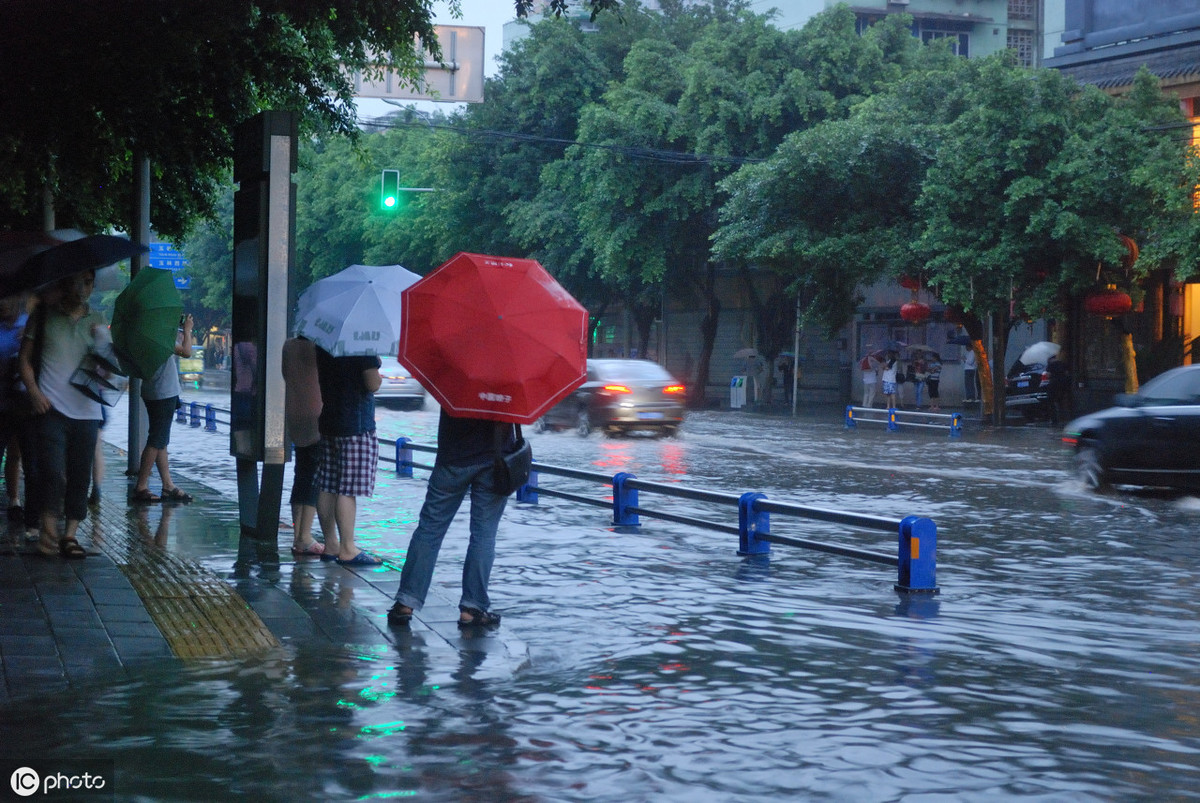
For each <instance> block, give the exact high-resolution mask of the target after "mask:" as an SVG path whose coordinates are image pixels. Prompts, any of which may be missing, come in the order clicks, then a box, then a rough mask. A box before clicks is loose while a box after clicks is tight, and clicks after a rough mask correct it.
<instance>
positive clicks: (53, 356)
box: [26, 309, 110, 421]
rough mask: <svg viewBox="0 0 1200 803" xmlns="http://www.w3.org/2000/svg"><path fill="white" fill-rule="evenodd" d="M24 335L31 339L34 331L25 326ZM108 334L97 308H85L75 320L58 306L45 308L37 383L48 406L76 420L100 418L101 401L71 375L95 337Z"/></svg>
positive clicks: (96, 338) (95, 339)
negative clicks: (60, 310) (40, 363)
mask: <svg viewBox="0 0 1200 803" xmlns="http://www.w3.org/2000/svg"><path fill="white" fill-rule="evenodd" d="M26 337H29V338H30V339H32V338H33V337H35V333H34V332H33V331H31V330H30V329H28V328H27V329H26ZM109 338H110V335H109V333H108V324H107V323H106V322H105V320H104V315H103V314H101V313H99V312H92V311H91V310H87V311H85V312H84V314H83V316H82V317H81V318H79V320H77V321H75V320H71V316H69V315H63V314H62V313H61V312H59V311H58V310H55V309H48V310H47V311H46V324H45V342H44V343H43V344H42V365H41V371H40V372H39V373H38V387H39V388H40V389H41V391H42V394H43V395H45V397H46V398H47V399H48V400H49V401H50V406H52V407H53V408H54V409H55V410H57V411H58V412H60V413H62V414H63V415H65V416H66V417H67V418H74V419H76V420H78V421H101V420H103V418H104V414H103V413H102V412H101V410H100V402H98V401H96V400H94V399H91V398H89V397H88V396H86V395H84V394H83V392H82V391H80V390H79V389H78V388H76V387H75V386H74V385H72V384H71V375H72V374H74V373H75V369H76V368H78V367H79V363H81V362H82V361H83V358H84V357H85V356H87V353H88V351H90V350H91V348H92V346H93V344H94V343H95V342H96V341H107V340H109Z"/></svg>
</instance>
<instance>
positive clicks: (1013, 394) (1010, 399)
mask: <svg viewBox="0 0 1200 803" xmlns="http://www.w3.org/2000/svg"><path fill="white" fill-rule="evenodd" d="M1014 413H1015V414H1017V415H1020V416H1022V417H1024V418H1025V420H1027V421H1038V420H1044V419H1047V418H1050V417H1051V416H1050V372H1049V371H1047V370H1046V366H1045V365H1044V364H1042V363H1040V362H1038V363H1034V364H1033V365H1025V364H1024V363H1022V362H1021V361H1020V360H1018V361H1017V362H1015V363H1013V367H1012V369H1011V370H1009V372H1008V378H1007V379H1006V380H1005V384H1004V414H1005V415H1006V416H1011V415H1013V414H1014Z"/></svg>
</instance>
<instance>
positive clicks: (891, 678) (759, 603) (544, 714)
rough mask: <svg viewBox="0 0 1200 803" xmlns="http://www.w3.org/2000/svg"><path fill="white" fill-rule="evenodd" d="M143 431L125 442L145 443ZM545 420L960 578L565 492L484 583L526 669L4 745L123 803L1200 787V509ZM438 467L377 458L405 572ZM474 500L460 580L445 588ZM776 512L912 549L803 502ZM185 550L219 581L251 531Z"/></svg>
mask: <svg viewBox="0 0 1200 803" xmlns="http://www.w3.org/2000/svg"><path fill="white" fill-rule="evenodd" d="M216 400H217V402H218V403H219V402H220V401H221V399H220V397H219V396H217V397H216ZM431 408H432V405H431ZM119 415H120V411H118V416H119ZM379 425H380V434H381V435H382V436H384V437H389V438H392V437H397V436H400V435H406V436H410V437H413V438H414V439H415V440H417V441H418V442H422V443H432V439H433V433H434V432H435V430H436V412H435V411H434V410H433V409H430V410H427V411H422V412H417V413H403V412H392V411H384V410H381V411H380V413H379ZM222 430H224V427H222ZM121 432H122V426H121V422H120V421H117V422H116V423H115V426H114V427H112V428H110V431H109V432H108V434H107V437H108V439H109V440H110V441H113V442H115V443H118V444H120V445H123V442H122V439H123V436H122V435H121ZM175 433H176V434H175V435H174V439H173V442H172V464H173V466H174V467H175V471H176V472H178V473H180V474H184V475H185V476H188V477H189V478H191V479H193V480H195V481H199V482H204V483H206V484H208V485H210V486H214V487H217V488H218V490H222V491H224V492H225V493H227V494H230V495H231V497H232V494H233V493H234V488H235V484H234V473H233V465H232V461H231V460H229V459H228V458H224V455H225V454H226V453H227V448H226V447H227V436H225V435H224V434H221V435H210V434H207V433H202V432H201V431H198V430H189V429H187V428H181V427H178V426H177V427H176V430H175ZM529 437H530V438H531V440H532V443H533V447H534V454H535V458H536V459H537V460H539V461H540V462H544V463H550V464H553V465H559V466H564V467H569V468H575V469H585V470H591V471H597V472H601V473H604V474H606V475H611V474H614V473H616V472H618V471H629V472H632V473H634V474H636V475H638V476H639V478H641V479H645V480H654V481H661V482H666V483H678V484H680V485H684V486H687V487H691V488H705V489H711V490H716V491H721V492H724V493H731V494H741V493H743V492H746V491H756V492H762V493H765V494H766V495H767V496H768V497H769V498H771V499H772V500H778V501H790V502H796V503H799V504H805V505H812V506H817V507H828V508H835V509H844V510H853V511H857V512H863V513H870V514H873V515H880V516H886V517H894V518H897V519H898V518H900V517H902V516H905V515H910V514H917V515H922V516H927V517H929V518H932V519H933V520H934V521H936V522H937V525H938V538H939V554H938V558H939V560H938V583H939V586H940V588H941V593H940V594H938V595H936V596H934V595H912V596H909V595H905V594H901V593H898V592H896V591H895V590H894V589H893V583H894V582H895V581H896V570H895V569H894V568H890V567H886V566H880V565H879V564H875V563H869V562H865V561H859V560H854V559H850V558H844V557H837V556H832V555H826V554H821V553H815V552H808V551H804V550H801V549H797V548H792V547H786V546H779V545H776V546H774V547H773V549H772V555H771V557H770V559H769V560H763V559H748V558H742V557H739V556H738V555H737V554H736V547H737V539H736V536H732V535H728V534H725V533H720V532H714V531H709V530H704V529H699V528H695V527H690V526H686V525H681V524H675V523H669V522H664V521H655V520H653V519H650V518H647V517H643V519H642V527H641V528H640V531H632V532H630V531H625V532H616V531H614V530H613V528H612V527H610V526H608V524H609V522H610V520H611V514H609V513H607V512H606V511H605V510H604V509H603V508H599V507H590V506H586V505H581V504H578V503H573V502H569V501H566V500H561V499H551V498H548V497H543V498H542V500H541V503H540V504H539V505H537V506H528V505H516V504H510V506H509V509H508V511H507V512H506V513H505V520H504V524H503V525H502V530H501V534H500V544H499V554H498V557H497V561H496V566H495V569H494V572H493V582H492V597H493V602H494V604H495V606H496V607H497V609H499V610H502V611H503V612H504V613H505V619H504V624H503V627H502V630H501V638H503V639H504V640H506V641H510V642H511V643H513V644H519V645H523V650H522V651H521V653H520V656H519V660H513V659H512V657H511V656H507V657H505V656H502V655H499V654H498V653H493V652H471V651H459V650H457V649H454V648H453V647H450V646H448V645H447V644H446V642H444V641H442V640H440V639H438V638H432V637H430V636H429V634H426V633H422V632H421V631H419V630H417V631H414V632H413V633H411V634H408V635H404V634H401V635H400V636H398V637H397V638H396V640H395V642H394V643H385V644H382V645H381V644H369V645H362V644H346V645H340V646H336V647H328V646H325V647H322V646H314V645H313V644H308V643H303V642H288V643H286V644H285V646H284V647H283V648H282V649H280V650H277V651H275V652H274V653H271V654H268V655H264V656H259V657H256V658H254V659H251V660H239V661H213V662H207V663H202V664H191V665H183V664H174V663H171V664H167V665H164V666H161V667H157V668H155V669H154V670H152V671H148V672H147V673H146V674H145V675H144V676H140V677H137V678H135V679H132V680H129V681H127V682H122V683H119V684H116V685H111V684H97V685H96V687H94V688H90V689H86V690H83V691H82V692H81V693H79V694H76V695H72V696H70V697H62V696H55V697H48V698H46V699H36V700H29V701H23V702H19V703H15V704H13V705H10V706H9V707H8V709H7V710H5V711H4V712H3V720H2V721H3V722H4V725H3V727H2V728H0V735H2V736H3V738H4V739H5V742H6V743H9V744H11V743H12V742H11V740H12V739H14V738H17V735H18V734H19V738H20V740H21V743H22V744H23V745H25V746H27V747H28V748H30V749H32V750H33V751H35V752H36V753H38V754H40V755H44V756H45V757H47V758H52V757H56V756H63V757H65V756H91V757H103V758H106V759H111V760H112V761H114V762H115V766H116V768H117V773H118V778H119V780H120V783H119V785H118V788H119V789H121V790H122V793H121V796H122V797H127V799H144V800H151V799H153V800H211V799H224V798H227V797H230V796H232V795H237V796H239V797H242V796H245V797H247V798H254V799H260V800H288V799H291V800H297V799H329V800H349V799H372V798H391V797H402V798H403V797H411V798H414V799H417V800H426V801H461V800H479V801H614V802H615V801H621V802H622V803H625V802H626V801H674V800H679V801H684V800H686V801H689V803H701V802H702V801H722V802H724V801H768V800H769V801H795V800H828V801H855V803H858V802H859V801H865V800H870V801H883V800H921V801H931V800H988V801H990V800H996V799H1020V800H1039V801H1088V800H1097V801H1100V800H1103V801H1109V800H1121V801H1125V800H1163V799H1180V800H1182V799H1194V798H1197V797H1200V791H1197V790H1200V721H1198V719H1200V649H1198V647H1200V644H1198V642H1200V627H1198V625H1197V622H1198V620H1200V592H1198V591H1197V587H1198V582H1197V581H1198V579H1200V577H1198V575H1200V569H1198V566H1200V544H1198V542H1197V538H1196V533H1197V531H1198V529H1200V528H1198V527H1197V524H1198V522H1200V500H1197V499H1195V498H1192V497H1188V496H1180V495H1177V494H1167V493H1150V492H1144V491H1143V492H1135V491H1130V490H1126V491H1123V492H1118V493H1113V494H1109V495H1103V496H1098V495H1095V494H1092V493H1089V492H1086V491H1085V490H1083V489H1082V488H1081V487H1080V486H1079V485H1078V484H1077V483H1076V482H1075V481H1074V480H1073V479H1071V478H1070V477H1069V476H1068V474H1067V473H1066V471H1065V467H1066V460H1065V453H1064V452H1063V450H1062V448H1061V446H1060V444H1059V443H1058V442H1057V441H1056V440H1055V438H1054V436H1053V434H1052V433H1051V432H1050V431H1049V430H1048V429H1035V428H1030V429H1019V430H1006V431H1004V432H1002V433H991V432H986V431H984V432H981V431H978V430H968V432H967V434H966V435H965V436H964V437H963V438H961V439H950V438H948V437H946V436H945V435H944V434H937V433H935V432H926V431H919V432H900V433H887V432H886V431H885V430H884V429H883V427H882V425H878V426H876V427H871V426H870V425H865V424H860V425H859V428H858V429H857V430H852V431H847V430H845V429H843V427H842V426H841V422H840V420H838V419H837V418H836V416H832V415H831V416H830V417H827V418H824V419H821V418H817V417H806V418H803V419H801V420H792V419H787V418H770V417H762V416H754V415H749V414H743V413H722V412H703V413H696V414H693V415H691V416H690V418H689V420H688V422H687V423H686V425H685V427H684V432H683V434H682V436H681V437H679V438H677V439H666V440H656V439H652V438H646V437H636V436H635V437H628V438H620V439H606V438H604V437H603V436H601V435H599V434H593V435H592V436H591V437H589V438H587V439H581V438H579V437H577V436H576V435H575V434H573V433H557V434H556V433H545V434H539V435H530V436H529ZM205 438H208V440H207V441H204V440H203V439H205ZM213 439H217V440H213ZM204 443H207V444H208V447H207V450H205V449H202V448H200V446H198V445H199V444H204ZM214 443H215V444H216V447H214V446H213V444H214ZM214 455H215V457H214ZM426 457H428V456H426ZM214 459H215V460H218V461H219V462H220V466H218V467H214V466H213V460H214ZM417 460H418V461H421V460H422V455H421V454H420V453H418V455H417ZM226 463H228V465H226ZM423 476H424V473H423V472H421V471H418V472H417V479H416V480H397V479H395V478H392V477H386V476H383V475H381V482H380V488H379V490H378V492H377V495H376V497H375V498H374V499H373V500H371V501H370V502H364V504H363V506H362V508H360V515H359V520H360V522H361V523H362V526H361V527H360V542H361V543H362V545H363V546H364V547H366V548H368V549H371V550H372V551H375V552H378V553H380V554H383V555H385V556H387V557H389V558H391V559H393V560H395V561H397V562H399V561H401V560H402V558H403V549H404V546H405V545H406V542H407V534H408V532H409V531H410V530H411V527H412V522H413V521H414V520H415V516H416V511H417V510H418V509H419V505H420V500H421V494H422V492H423V483H422V482H421V479H423ZM542 485H543V486H544V487H561V488H568V489H575V490H578V492H581V493H584V492H586V493H590V494H591V495H593V496H597V497H599V496H602V495H603V489H600V488H598V487H595V486H591V487H590V488H589V487H588V486H587V485H586V484H581V483H573V482H572V481H568V480H563V479H560V478H554V477H548V476H545V475H543V477H542ZM660 501H661V505H662V507H663V509H667V508H668V507H669V508H670V509H671V510H674V511H676V512H679V511H688V512H690V514H691V515H695V516H698V517H706V516H712V517H714V518H717V517H719V518H720V519H721V520H722V522H723V523H726V524H729V523H733V524H736V513H735V512H734V511H730V510H724V511H719V512H714V511H713V510H712V509H709V508H706V507H705V506H704V505H701V504H699V503H692V502H679V501H674V502H672V501H670V500H662V499H661V497H659V498H656V495H654V494H650V493H647V492H642V498H641V502H640V504H641V506H642V507H644V508H651V509H653V508H655V507H656V505H658V504H660ZM462 518H463V516H462V515H461V514H460V520H459V522H458V523H456V525H455V527H454V529H452V530H451V534H450V536H449V537H448V538H447V542H446V546H445V548H444V550H443V555H442V559H441V563H440V564H439V570H438V574H437V575H436V576H435V592H436V593H439V594H441V595H442V596H443V597H444V598H446V599H450V600H453V599H456V598H457V595H456V585H457V581H458V576H457V574H458V572H457V569H458V566H459V565H461V558H462V553H463V550H464V543H463V542H464V540H465V539H464V537H463V532H464V530H463V528H462V526H461V523H462V521H461V520H462ZM772 530H773V531H775V532H779V533H785V534H795V535H799V536H801V537H804V538H810V539H814V540H830V541H835V542H837V543H846V544H850V545H854V546H859V547H863V548H867V549H872V550H874V551H883V552H891V551H892V550H894V549H895V548H896V545H895V539H894V537H891V536H888V535H887V534H885V533H878V532H854V531H839V530H837V529H836V528H832V527H830V526H829V525H824V524H820V523H804V522H801V521H798V520H789V519H786V518H785V517H782V516H778V515H775V516H773V517H772ZM190 548H192V549H193V550H195V551H196V552H197V557H198V558H199V559H202V560H204V561H205V562H206V563H209V564H210V565H213V566H214V567H215V568H218V569H221V568H222V567H224V568H225V569H227V568H228V562H227V561H228V559H230V557H231V556H230V554H229V548H228V546H226V545H220V544H217V545H213V546H212V547H211V549H210V550H209V551H208V553H207V554H205V550H204V549H202V548H200V547H197V546H195V545H192V546H191V547H190ZM313 593H321V591H320V590H316V591H314V592H313ZM330 604H338V601H337V597H336V595H334V596H331V598H330ZM32 715H36V719H35V721H33V723H32V724H29V722H28V718H29V717H30V716H32ZM19 720H25V724H23V725H21V726H20V727H19V728H17V727H16V725H15V723H16V722H17V721H19Z"/></svg>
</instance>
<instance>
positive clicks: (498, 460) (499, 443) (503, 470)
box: [492, 423, 533, 496]
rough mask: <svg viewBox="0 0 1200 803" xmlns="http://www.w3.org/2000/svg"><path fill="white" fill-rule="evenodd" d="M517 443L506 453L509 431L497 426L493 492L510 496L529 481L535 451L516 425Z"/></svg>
mask: <svg viewBox="0 0 1200 803" xmlns="http://www.w3.org/2000/svg"><path fill="white" fill-rule="evenodd" d="M515 427H516V433H517V443H516V446H515V447H513V449H512V451H508V452H506V451H504V436H505V435H507V434H508V432H509V429H508V427H507V426H506V425H503V424H500V423H497V424H496V426H495V445H496V456H495V458H494V459H493V460H492V490H493V491H495V492H496V493H498V494H500V495H501V496H508V495H509V494H511V493H513V492H514V491H516V490H517V489H518V488H520V487H521V486H522V485H524V484H525V483H526V482H528V481H529V472H530V470H531V469H532V468H533V449H532V448H530V446H529V441H527V440H525V438H524V437H523V436H522V435H521V425H520V424H516V425H515Z"/></svg>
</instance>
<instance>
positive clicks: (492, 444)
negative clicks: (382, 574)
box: [388, 410, 516, 627]
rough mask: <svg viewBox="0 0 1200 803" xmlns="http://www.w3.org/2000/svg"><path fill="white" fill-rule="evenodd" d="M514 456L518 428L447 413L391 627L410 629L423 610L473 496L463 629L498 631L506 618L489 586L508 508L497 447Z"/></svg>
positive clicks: (462, 600) (464, 578)
mask: <svg viewBox="0 0 1200 803" xmlns="http://www.w3.org/2000/svg"><path fill="white" fill-rule="evenodd" d="M498 440H499V441H501V442H502V443H501V448H502V449H503V450H504V451H508V450H510V449H511V448H512V446H513V444H515V443H516V432H515V430H514V427H513V425H512V424H504V423H501V422H498V421H485V420H483V419H476V418H458V417H456V416H451V415H449V414H448V413H447V412H446V411H445V410H442V413H441V417H440V418H439V419H438V450H437V457H436V458H435V459H434V461H433V472H432V473H431V474H430V475H429V485H428V486H427V488H426V491H425V502H424V504H422V505H421V515H420V518H419V520H418V522H417V528H416V529H415V530H413V534H412V538H411V539H410V541H409V544H408V552H407V554H406V556H405V559H404V569H403V571H402V572H401V573H400V590H399V591H397V592H396V603H395V605H393V606H392V609H391V610H390V611H388V623H389V624H393V625H406V624H408V623H409V621H411V619H412V616H413V611H417V610H420V609H421V607H422V606H423V605H424V604H425V597H426V595H427V594H428V593H429V585H430V583H431V582H432V580H433V568H434V566H435V564H436V563H437V558H438V552H439V550H440V549H441V547H442V540H443V539H444V538H445V536H446V531H447V530H448V529H449V527H450V523H451V521H453V520H454V516H455V514H456V513H457V512H458V508H459V506H460V505H462V501H463V498H464V497H465V496H466V495H467V493H468V492H470V494H471V525H470V532H471V538H470V542H469V543H468V544H467V555H466V559H465V560H464V561H463V569H462V596H461V597H460V598H459V602H458V610H459V616H458V626H459V627H474V626H482V627H494V626H496V625H498V624H500V614H498V613H495V612H493V611H492V610H491V599H490V597H489V596H488V582H489V580H490V578H491V574H492V562H493V560H494V559H495V557H496V530H497V528H498V527H499V526H500V516H501V515H503V513H504V506H505V504H506V503H507V502H508V495H507V494H500V493H496V492H495V490H494V488H495V485H494V481H493V477H492V464H493V460H494V458H495V454H496V444H497V441H498Z"/></svg>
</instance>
